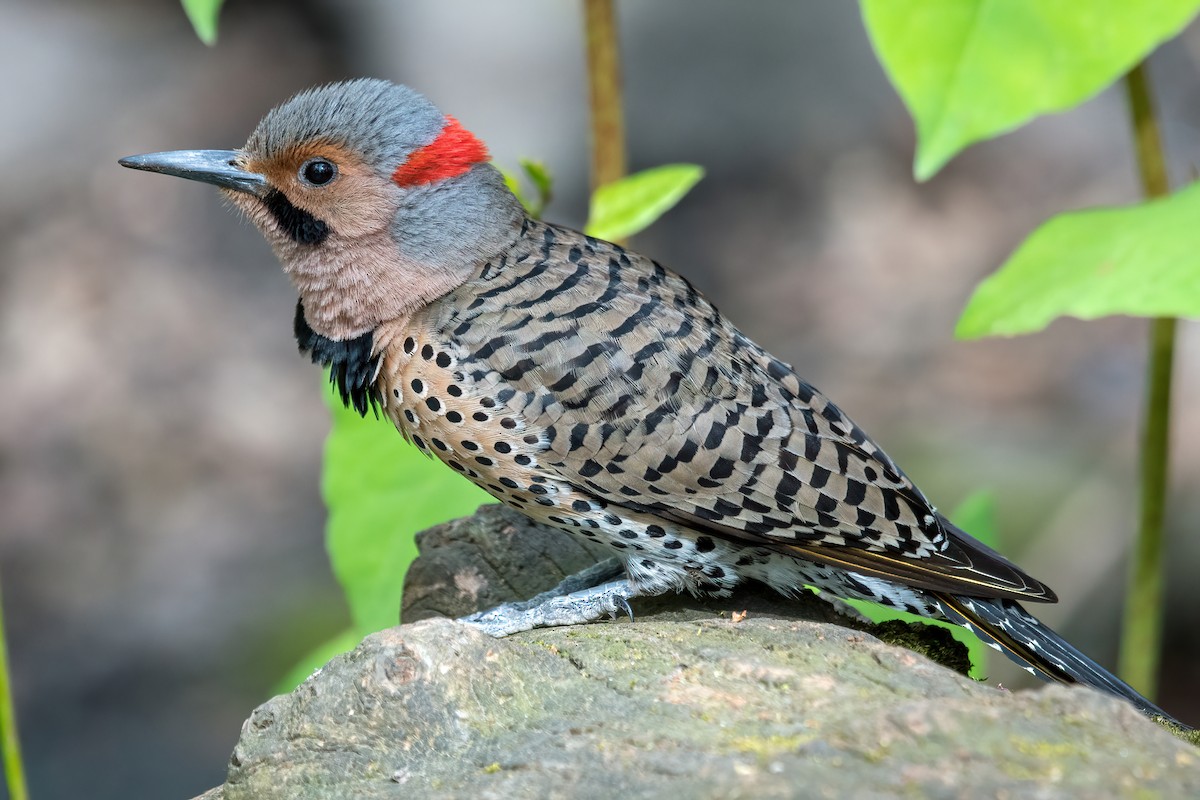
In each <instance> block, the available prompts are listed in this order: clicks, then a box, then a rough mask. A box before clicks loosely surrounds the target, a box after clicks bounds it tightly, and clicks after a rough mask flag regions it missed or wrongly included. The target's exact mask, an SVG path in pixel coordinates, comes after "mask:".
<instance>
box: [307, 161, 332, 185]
mask: <svg viewBox="0 0 1200 800" xmlns="http://www.w3.org/2000/svg"><path fill="white" fill-rule="evenodd" d="M333 173H334V169H333V164H330V163H329V162H328V161H324V160H321V159H318V160H316V161H310V162H308V163H307V164H305V165H304V179H305V180H307V181H308V182H309V183H311V184H314V185H316V186H320V185H321V184H323V183H329V182H330V181H331V180H333Z"/></svg>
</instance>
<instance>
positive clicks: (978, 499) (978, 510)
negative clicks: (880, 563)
mask: <svg viewBox="0 0 1200 800" xmlns="http://www.w3.org/2000/svg"><path fill="white" fill-rule="evenodd" d="M950 517H951V519H953V520H954V524H955V525H957V526H958V527H960V528H962V529H963V530H964V531H967V532H968V533H970V534H971V535H972V536H974V537H975V538H976V539H978V540H979V541H981V542H983V543H984V544H986V545H987V546H988V547H992V548H994V547H995V546H996V501H995V499H994V498H993V497H992V495H991V493H990V492H987V491H982V490H980V491H976V492H974V493H973V494H971V495H970V496H969V497H967V499H965V500H963V501H962V502H961V503H959V505H958V508H956V509H954V513H953V514H951V515H950ZM846 602H848V603H849V604H850V605H852V606H854V607H855V608H856V609H858V610H859V611H860V612H861V613H862V614H863V616H865V617H866V618H867V619H869V620H871V621H872V622H887V621H888V620H893V619H898V620H900V621H901V622H921V623H924V624H926V625H936V626H938V627H939V628H945V629H946V630H948V631H950V635H951V636H953V637H954V638H955V639H957V640H958V641H960V642H962V643H963V644H964V645H966V647H967V655H968V656H970V658H971V677H972V678H974V679H975V680H983V679H985V678H986V677H987V659H988V650H989V648H988V646H987V645H985V644H984V643H983V642H981V641H979V637H978V636H976V635H975V634H973V633H971V632H970V631H969V630H967V629H966V628H964V627H962V626H960V625H951V624H950V623H948V622H941V621H938V620H932V619H926V618H925V617H919V616H917V615H916V614H909V613H908V612H907V611H897V610H896V609H894V608H886V607H884V606H881V605H878V604H876V603H868V602H866V601H864V600H847V601H846Z"/></svg>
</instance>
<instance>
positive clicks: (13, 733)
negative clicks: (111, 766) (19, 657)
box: [0, 601, 29, 800]
mask: <svg viewBox="0 0 1200 800" xmlns="http://www.w3.org/2000/svg"><path fill="white" fill-rule="evenodd" d="M0 603H2V601H0ZM0 749H2V750H3V752H4V777H5V779H6V780H7V782H8V796H9V798H11V800H29V789H28V788H27V787H26V786H25V766H24V764H23V763H22V762H21V740H20V738H19V737H18V736H17V712H16V709H15V707H14V706H13V699H12V681H11V680H10V679H9V672H8V646H7V645H6V644H5V640H4V608H3V605H2V604H0Z"/></svg>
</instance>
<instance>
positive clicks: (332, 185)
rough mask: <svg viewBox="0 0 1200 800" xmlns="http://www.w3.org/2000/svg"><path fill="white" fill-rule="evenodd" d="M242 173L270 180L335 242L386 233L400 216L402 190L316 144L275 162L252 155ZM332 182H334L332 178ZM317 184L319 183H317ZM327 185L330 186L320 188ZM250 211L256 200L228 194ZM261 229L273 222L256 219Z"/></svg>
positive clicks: (344, 154) (345, 154)
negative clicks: (323, 226) (322, 225)
mask: <svg viewBox="0 0 1200 800" xmlns="http://www.w3.org/2000/svg"><path fill="white" fill-rule="evenodd" d="M243 159H244V160H243V162H242V164H241V166H242V168H244V169H246V170H248V171H250V172H255V173H258V174H260V175H263V176H264V177H266V179H267V181H268V183H269V184H270V185H271V186H272V187H274V188H275V189H278V190H279V191H280V192H282V193H283V194H284V196H285V197H287V199H288V200H289V201H290V202H291V204H292V205H294V206H296V207H297V208H299V209H301V210H303V211H307V212H308V213H309V214H311V215H312V216H314V217H316V218H317V219H319V220H321V221H322V222H324V223H325V224H327V225H328V226H329V227H330V228H331V229H332V231H333V234H334V235H335V236H338V237H340V238H347V239H357V238H360V237H363V236H367V235H370V234H373V233H378V232H380V231H382V230H384V229H385V228H386V227H387V226H388V224H389V223H390V222H391V221H392V219H393V217H394V216H395V213H396V208H397V200H396V194H397V193H396V187H395V186H394V185H393V184H392V183H391V182H390V181H388V180H385V179H383V178H381V177H379V175H378V174H376V173H375V171H374V170H372V169H370V168H369V167H368V166H367V165H366V164H364V163H363V161H362V160H361V159H360V158H358V157H357V156H355V155H354V154H353V153H351V152H349V151H348V150H346V149H345V148H343V147H341V146H339V145H335V144H330V143H326V142H320V141H313V142H305V143H303V144H297V145H293V146H292V147H289V148H287V149H286V150H283V151H282V152H280V153H277V154H275V155H273V156H272V157H271V158H269V159H264V158H259V157H256V156H255V155H254V154H253V153H247V154H245V155H244V157H243ZM326 176H329V177H327V178H326ZM310 178H312V179H316V181H314V180H312V179H310ZM321 179H325V180H324V182H319V181H320V180H321ZM227 194H228V195H229V197H230V199H231V200H233V201H234V202H235V204H237V205H238V206H240V207H242V208H243V209H244V210H246V211H251V209H250V208H247V206H248V205H252V204H256V203H258V202H259V201H258V200H257V199H256V198H253V197H250V196H248V195H245V194H242V195H241V196H240V197H239V196H237V195H238V193H236V192H227ZM251 216H252V217H253V218H254V219H255V220H256V221H260V220H261V222H260V224H269V223H268V222H267V221H268V220H269V217H264V216H263V215H261V214H254V213H251Z"/></svg>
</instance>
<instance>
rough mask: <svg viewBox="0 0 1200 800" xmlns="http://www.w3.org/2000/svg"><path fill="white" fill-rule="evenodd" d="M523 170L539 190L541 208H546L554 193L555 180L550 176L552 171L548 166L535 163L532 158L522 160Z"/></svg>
mask: <svg viewBox="0 0 1200 800" xmlns="http://www.w3.org/2000/svg"><path fill="white" fill-rule="evenodd" d="M521 169H523V170H525V174H526V175H527V176H529V180H530V182H531V183H533V188H534V189H536V190H537V193H538V197H539V198H541V201H542V202H541V207H542V208H545V207H546V204H548V203H549V202H550V198H551V196H552V195H553V193H554V192H553V190H554V179H553V178H552V177H551V176H550V170H548V169H546V165H545V164H543V163H542V162H541V161H534V160H533V159H531V158H522V159H521Z"/></svg>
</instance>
